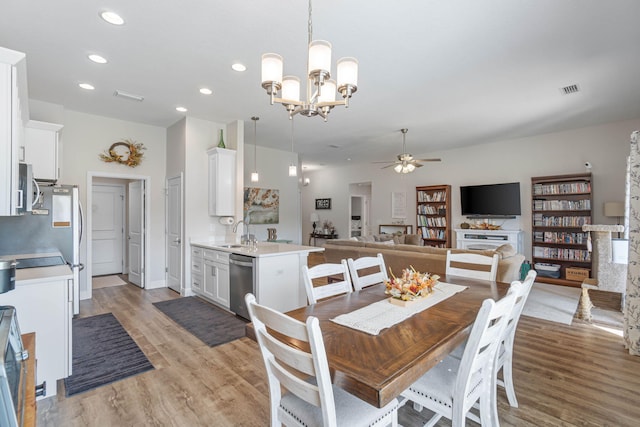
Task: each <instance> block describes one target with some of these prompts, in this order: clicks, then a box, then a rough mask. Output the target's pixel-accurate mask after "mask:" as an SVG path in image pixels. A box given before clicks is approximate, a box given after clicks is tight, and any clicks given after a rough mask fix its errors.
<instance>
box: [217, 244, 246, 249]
mask: <svg viewBox="0 0 640 427" xmlns="http://www.w3.org/2000/svg"><path fill="white" fill-rule="evenodd" d="M218 247H219V248H227V249H231V248H242V247H243V246H242V245H218Z"/></svg>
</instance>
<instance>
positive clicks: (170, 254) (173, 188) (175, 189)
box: [166, 176, 183, 292]
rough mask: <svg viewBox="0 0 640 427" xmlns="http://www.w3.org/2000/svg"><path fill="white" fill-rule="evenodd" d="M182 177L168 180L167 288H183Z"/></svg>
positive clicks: (175, 289) (176, 289)
mask: <svg viewBox="0 0 640 427" xmlns="http://www.w3.org/2000/svg"><path fill="white" fill-rule="evenodd" d="M182 240H183V239H182V176H176V177H173V178H169V179H168V180H167V242H166V245H167V286H168V287H169V288H171V289H173V290H174V291H176V292H180V290H181V287H182V265H183V261H182V260H183V256H182V247H183V246H182Z"/></svg>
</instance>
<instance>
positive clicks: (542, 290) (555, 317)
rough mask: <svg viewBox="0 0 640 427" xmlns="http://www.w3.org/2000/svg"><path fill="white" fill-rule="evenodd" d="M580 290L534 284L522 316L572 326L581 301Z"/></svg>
mask: <svg viewBox="0 0 640 427" xmlns="http://www.w3.org/2000/svg"><path fill="white" fill-rule="evenodd" d="M580 292H581V289H580V288H572V287H568V286H559V285H547V284H545V283H538V282H536V283H534V284H533V288H531V293H530V294H529V298H527V302H526V304H525V305H524V309H523V310H522V314H523V315H525V316H530V317H536V318H538V319H543V320H549V321H551V322H557V323H562V324H565V325H571V322H572V321H573V316H574V315H575V313H576V310H577V309H578V302H579V301H580Z"/></svg>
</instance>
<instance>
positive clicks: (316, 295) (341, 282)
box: [302, 259, 353, 304]
mask: <svg viewBox="0 0 640 427" xmlns="http://www.w3.org/2000/svg"><path fill="white" fill-rule="evenodd" d="M302 279H303V281H304V289H305V291H306V292H307V300H309V304H315V303H316V302H318V300H320V299H322V298H328V297H332V296H334V295H340V294H344V293H348V292H352V291H353V289H352V288H351V279H350V277H349V268H348V267H347V261H346V260H344V259H343V260H342V261H341V262H340V264H332V263H325V264H318V265H316V266H313V267H311V268H309V267H308V266H306V265H303V266H302ZM317 279H322V280H317ZM314 280H316V281H317V282H318V281H319V282H323V283H320V284H318V283H316V284H315V285H314V283H313V281H314ZM324 282H326V284H325V283H324Z"/></svg>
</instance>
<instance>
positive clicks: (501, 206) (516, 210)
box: [460, 182, 520, 216]
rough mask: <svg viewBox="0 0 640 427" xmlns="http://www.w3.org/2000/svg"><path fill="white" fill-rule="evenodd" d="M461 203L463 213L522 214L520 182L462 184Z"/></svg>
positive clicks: (477, 214) (479, 214)
mask: <svg viewBox="0 0 640 427" xmlns="http://www.w3.org/2000/svg"><path fill="white" fill-rule="evenodd" d="M460 204H461V205H462V215H468V216H515V215H520V183H519V182H511V183H506V184H490V185H469V186H462V187H460Z"/></svg>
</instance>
